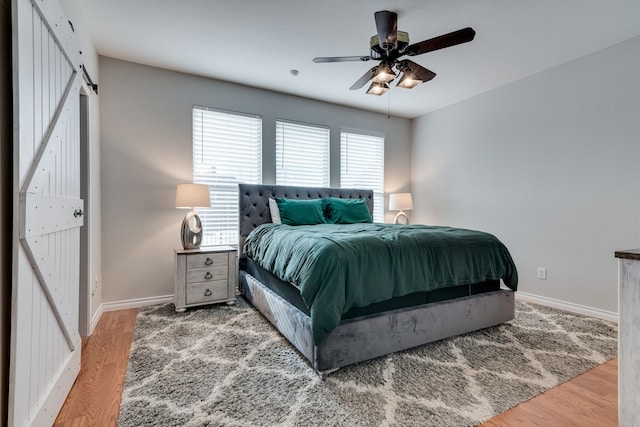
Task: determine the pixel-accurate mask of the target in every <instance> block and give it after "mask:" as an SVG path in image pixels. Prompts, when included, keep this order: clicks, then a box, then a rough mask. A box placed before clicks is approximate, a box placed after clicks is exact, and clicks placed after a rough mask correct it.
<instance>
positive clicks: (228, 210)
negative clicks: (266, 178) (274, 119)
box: [193, 106, 262, 246]
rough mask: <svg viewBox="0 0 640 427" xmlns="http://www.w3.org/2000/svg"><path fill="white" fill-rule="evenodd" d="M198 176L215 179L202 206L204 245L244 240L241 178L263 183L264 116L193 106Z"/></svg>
mask: <svg viewBox="0 0 640 427" xmlns="http://www.w3.org/2000/svg"><path fill="white" fill-rule="evenodd" d="M193 182H194V183H198V184H207V185H209V190H210V191H211V208H207V209H198V215H200V218H201V220H202V228H203V237H202V246H210V245H235V246H237V245H238V234H239V230H238V227H239V223H238V217H239V212H238V183H241V182H242V183H247V184H261V183H262V118H261V117H260V116H256V115H249V114H241V113H234V112H228V111H221V110H216V109H211V108H207V107H200V106H194V107H193Z"/></svg>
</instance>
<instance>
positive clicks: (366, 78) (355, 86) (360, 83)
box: [349, 65, 378, 90]
mask: <svg viewBox="0 0 640 427" xmlns="http://www.w3.org/2000/svg"><path fill="white" fill-rule="evenodd" d="M377 68H378V66H377V65H376V66H375V67H373V68H372V69H370V70H369V71H367V72H366V73H364V74H363V75H362V77H360V78H359V79H358V81H357V82H355V83H354V84H353V85H352V86H351V87H350V88H349V89H350V90H356V89H360V88H361V87H362V86H364V85H365V84H367V82H368V81H369V80H371V79H372V78H373V75H374V74H375V73H376V69H377Z"/></svg>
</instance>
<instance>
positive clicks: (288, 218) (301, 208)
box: [276, 197, 327, 225]
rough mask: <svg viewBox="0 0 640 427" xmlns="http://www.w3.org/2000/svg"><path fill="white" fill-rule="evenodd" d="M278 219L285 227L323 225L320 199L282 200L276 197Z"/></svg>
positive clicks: (323, 219)
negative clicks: (278, 211) (278, 212)
mask: <svg viewBox="0 0 640 427" xmlns="http://www.w3.org/2000/svg"><path fill="white" fill-rule="evenodd" d="M276 203H277V204H278V209H279V210H280V219H281V220H282V223H283V224H287V225H313V224H325V223H326V222H327V221H326V219H325V217H324V213H323V210H322V208H323V204H322V199H311V200H302V199H283V198H281V197H276Z"/></svg>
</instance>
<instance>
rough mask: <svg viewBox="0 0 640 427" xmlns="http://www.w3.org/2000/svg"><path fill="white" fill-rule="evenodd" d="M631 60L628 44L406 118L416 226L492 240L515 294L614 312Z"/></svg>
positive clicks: (629, 148) (633, 125)
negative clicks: (513, 267) (512, 271)
mask: <svg viewBox="0 0 640 427" xmlns="http://www.w3.org/2000/svg"><path fill="white" fill-rule="evenodd" d="M638 52H640V38H634V39H631V40H629V41H626V42H624V43H621V44H618V45H615V46H612V47H610V48H607V49H605V50H602V51H599V52H596V53H594V54H591V55H588V56H586V57H583V58H580V59H577V60H574V61H571V62H568V63H566V64H563V65H561V66H558V67H555V68H553V69H550V70H547V71H544V72H542V73H539V74H536V75H534V76H532V77H529V78H526V79H523V80H520V81H517V82H515V83H512V84H509V85H507V86H504V87H501V88H498V89H496V90H493V91H491V92H488V93H485V94H482V95H479V96H477V97H474V98H472V99H469V100H467V101H464V102H460V103H458V104H455V105H453V106H451V107H448V108H445V109H442V110H439V111H437V112H434V113H431V114H428V115H426V116H422V117H420V118H418V119H416V120H414V122H413V139H412V153H413V155H412V175H413V176H412V188H413V191H414V194H415V205H416V209H415V210H414V218H416V220H417V221H418V222H423V223H431V224H449V225H454V226H460V227H468V228H475V229H480V230H485V231H488V232H491V233H493V234H495V235H497V236H498V237H499V238H501V239H502V240H503V241H504V242H505V243H506V244H507V246H508V247H509V248H510V250H511V252H512V255H513V257H514V260H515V262H516V264H517V266H518V271H519V276H520V285H519V288H520V290H521V291H523V292H527V293H530V294H535V295H538V296H542V297H546V298H551V299H556V300H559V301H564V302H570V303H573V304H579V305H583V306H587V307H593V308H596V309H600V310H605V311H609V312H617V262H616V260H615V259H614V255H613V253H614V251H615V250H618V249H628V248H634V247H640V139H639V137H640V55H638ZM537 267H546V268H547V269H548V280H538V279H536V268H537Z"/></svg>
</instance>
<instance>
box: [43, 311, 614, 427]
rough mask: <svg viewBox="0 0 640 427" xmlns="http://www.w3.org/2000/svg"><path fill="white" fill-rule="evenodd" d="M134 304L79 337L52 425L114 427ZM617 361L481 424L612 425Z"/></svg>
mask: <svg viewBox="0 0 640 427" xmlns="http://www.w3.org/2000/svg"><path fill="white" fill-rule="evenodd" d="M137 313H138V310H137V309H129V310H120V311H112V312H106V313H104V314H103V315H102V318H101V319H100V322H99V323H98V325H97V327H96V330H95V332H94V333H93V335H91V336H90V337H88V338H84V339H83V341H82V366H81V368H80V374H79V375H78V379H77V380H76V382H75V384H74V385H73V388H72V389H71V392H70V393H69V396H68V397H67V400H66V402H65V404H64V406H63V407H62V409H61V410H60V414H58V418H57V420H56V422H55V424H54V426H56V427H62V426H64V427H84V426H115V425H116V422H117V420H118V413H119V410H120V398H121V396H122V387H123V382H124V375H125V371H126V368H127V360H128V358H129V349H130V347H131V338H132V336H133V327H134V325H135V319H136V315H137ZM617 375H618V361H617V359H613V360H611V361H609V362H607V363H604V364H602V365H600V366H598V367H596V368H594V369H592V370H591V371H589V372H585V373H584V374H582V375H580V376H578V377H576V378H574V379H573V380H571V381H569V382H567V383H564V384H562V385H559V386H558V387H555V388H553V389H551V390H549V391H548V392H546V393H543V394H541V395H539V396H537V397H534V398H533V399H531V400H529V401H528V402H525V403H522V404H520V405H519V406H517V407H515V408H513V409H511V410H509V411H507V412H505V413H503V414H500V415H498V416H496V417H494V418H492V419H491V420H489V421H487V422H486V423H484V424H482V426H483V427H516V426H517V427H521V426H522V427H548V426H555V427H563V426H580V427H589V426H594V427H596V426H597V427H608V426H617V425H618V378H617Z"/></svg>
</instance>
